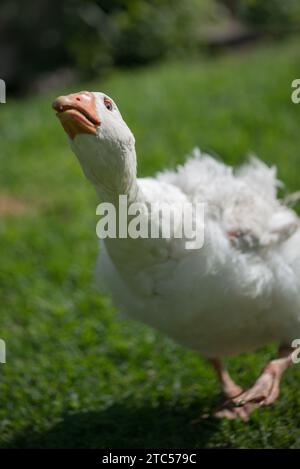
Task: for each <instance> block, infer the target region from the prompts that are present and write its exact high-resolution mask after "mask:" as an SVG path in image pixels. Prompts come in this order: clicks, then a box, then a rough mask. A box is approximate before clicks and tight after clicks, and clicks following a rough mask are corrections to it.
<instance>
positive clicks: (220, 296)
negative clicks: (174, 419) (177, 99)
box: [53, 91, 300, 420]
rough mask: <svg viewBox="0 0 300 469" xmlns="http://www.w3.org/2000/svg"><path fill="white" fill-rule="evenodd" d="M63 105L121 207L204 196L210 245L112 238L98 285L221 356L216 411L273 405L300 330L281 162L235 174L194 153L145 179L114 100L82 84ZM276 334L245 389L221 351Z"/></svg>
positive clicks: (60, 111) (299, 242) (181, 338)
mask: <svg viewBox="0 0 300 469" xmlns="http://www.w3.org/2000/svg"><path fill="white" fill-rule="evenodd" d="M53 108H54V109H55V110H56V111H57V116H58V117H59V119H60V121H61V123H62V125H63V127H64V129H65V131H66V132H67V134H68V135H69V137H70V142H71V147H72V150H73V151H74V153H75V154H76V156H77V157H78V159H79V162H80V164H81V166H82V169H83V172H84V174H85V175H86V177H87V178H88V179H89V180H90V181H91V182H92V184H93V185H94V187H95V189H96V191H97V193H98V195H99V198H100V200H101V201H105V202H111V203H113V204H115V206H116V207H117V201H118V196H119V194H123V195H127V196H128V202H129V203H134V202H143V203H146V204H149V203H153V202H158V203H161V202H165V203H167V204H170V205H171V206H175V204H177V203H178V202H180V203H183V202H192V203H193V204H196V203H197V202H199V201H201V202H205V220H204V221H205V224H204V230H205V241H204V245H203V247H202V248H201V249H197V250H188V249H186V245H185V241H186V240H185V239H177V238H175V237H172V238H171V239H162V238H160V239H151V238H150V239H149V238H148V239H143V238H138V239H131V238H127V239H120V238H116V239H109V238H107V239H105V241H103V242H102V247H101V253H100V257H99V262H98V269H97V272H98V274H99V286H100V285H102V284H105V285H106V287H107V289H108V291H109V292H110V294H111V296H112V297H113V300H114V302H115V303H116V305H117V306H118V307H119V308H120V309H121V310H122V312H125V313H127V315H128V316H130V317H132V318H134V319H137V320H140V321H143V322H145V323H147V324H149V325H151V326H153V327H154V328H157V329H159V330H161V331H163V332H165V333H166V334H168V335H169V336H170V337H173V338H174V339H175V340H176V341H178V342H179V343H181V344H182V345H184V346H186V347H189V348H191V349H194V350H196V351H198V352H200V353H201V354H202V355H203V356H205V357H207V358H208V359H209V360H210V361H211V362H212V364H213V365H214V367H215V369H216V371H217V375H218V377H219V379H220V383H221V386H222V389H223V392H224V394H225V397H226V400H225V403H224V404H223V405H222V406H221V407H220V408H219V409H218V410H217V412H216V415H217V416H218V417H227V418H235V417H240V418H241V419H243V420H247V419H248V416H249V414H250V413H251V411H252V410H253V409H255V408H256V407H258V406H260V405H269V404H271V403H273V402H274V401H275V400H276V399H277V397H278V394H279V384H280V379H281V376H282V374H283V372H284V371H285V369H286V368H287V367H288V366H289V365H290V364H291V363H292V361H293V360H292V357H293V352H294V353H295V349H294V348H292V347H291V344H292V342H293V341H294V340H295V339H298V338H300V229H299V219H298V217H297V216H296V214H295V213H294V212H293V211H292V210H291V209H289V208H288V207H287V206H286V205H285V204H284V203H283V202H282V201H280V200H278V199H277V197H276V192H277V186H278V185H279V182H278V181H277V179H276V171H275V169H274V168H268V167H267V166H266V165H265V164H264V163H262V162H260V161H259V160H257V159H252V160H251V161H250V162H249V163H248V164H246V165H244V166H242V167H241V168H239V169H238V170H237V171H235V172H233V170H232V168H231V167H228V166H226V165H224V164H223V163H221V162H219V161H216V160H215V159H213V158H212V157H210V156H208V155H201V154H200V151H199V150H195V151H194V154H193V155H192V157H190V158H189V159H188V161H187V162H186V164H185V165H183V166H180V167H179V168H177V171H174V172H172V171H167V172H163V173H161V174H158V175H157V176H156V178H144V179H138V178H137V177H136V153H135V140H134V137H133V135H132V133H131V131H130V130H129V128H128V127H127V125H126V123H125V122H124V120H123V119H122V117H121V114H120V112H119V110H118V108H117V106H116V104H115V103H114V101H113V100H112V99H111V98H109V97H108V96H106V95H105V94H103V93H98V92H87V91H83V92H79V93H75V94H70V95H68V96H60V97H59V98H57V99H56V100H55V102H54V103H53ZM145 216H146V215H145ZM149 216H150V215H149ZM273 341H276V342H278V344H279V355H278V358H277V359H275V360H272V361H271V362H270V363H268V364H267V366H266V367H265V368H264V370H263V371H262V374H261V375H260V377H259V378H258V379H257V381H256V382H255V383H254V385H253V386H252V387H251V388H249V389H248V390H245V391H243V390H242V389H241V388H240V387H239V386H237V385H236V384H235V383H234V382H233V381H232V379H231V378H230V376H229V374H228V372H227V371H226V369H225V368H224V366H223V365H222V363H221V359H222V358H223V357H226V356H230V355H235V354H238V353H241V352H246V351H253V350H255V349H257V348H258V347H261V346H263V345H265V344H268V343H269V342H273Z"/></svg>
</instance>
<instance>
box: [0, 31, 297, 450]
mask: <svg viewBox="0 0 300 469" xmlns="http://www.w3.org/2000/svg"><path fill="white" fill-rule="evenodd" d="M299 77H300V50H299V46H298V39H296V40H291V41H289V42H286V43H282V44H281V45H278V44H277V45H269V46H268V45H267V46H264V47H262V48H259V49H256V50H254V51H248V52H246V53H244V54H240V53H238V54H236V55H232V56H223V57H218V58H214V59H210V60H208V59H207V60H204V59H202V60H199V62H194V63H191V62H189V61H186V62H182V63H180V64H178V63H177V64H176V63H174V64H167V65H160V66H156V67H153V68H147V69H141V70H134V71H123V72H115V74H114V75H112V76H111V77H109V78H108V79H106V80H105V81H103V82H97V81H95V82H94V83H90V84H87V83H85V84H80V85H78V87H73V88H72V90H77V89H84V88H85V89H86V88H87V89H100V90H103V91H105V92H107V93H108V94H110V95H111V96H112V97H114V98H115V100H116V101H117V103H118V104H119V107H120V109H121V111H122V113H123V116H124V117H125V119H126V121H127V122H128V124H129V126H130V127H131V128H132V130H133V132H134V134H135V136H136V140H137V151H138V155H139V174H140V175H151V174H153V172H155V171H156V170H160V169H162V168H164V167H173V166H174V165H175V164H176V163H178V162H182V161H183V160H184V155H185V154H186V153H188V152H189V151H190V150H191V149H192V148H193V147H194V146H195V145H199V146H200V147H201V148H202V149H204V150H207V151H211V152H213V153H215V154H219V155H221V156H222V157H223V158H224V160H225V161H226V162H228V163H230V164H236V163H238V162H241V161H242V160H243V158H244V156H245V155H246V154H247V153H248V152H249V151H255V152H256V153H257V154H258V155H259V156H260V157H261V158H262V159H264V160H265V161H267V162H268V163H275V164H277V165H278V168H279V175H280V177H281V178H282V179H283V180H284V181H285V183H286V185H287V188H288V189H289V190H295V189H299V188H300V171H299V168H300V164H299V163H300V148H299V128H300V105H298V106H297V105H295V104H292V103H291V99H290V94H291V82H292V80H293V79H294V78H299ZM65 91H67V90H58V93H62V92H65ZM53 98H54V94H53V96H50V95H49V96H43V97H37V98H31V99H27V100H24V101H20V102H17V101H16V102H13V101H12V100H11V99H10V96H9V95H8V102H7V104H6V105H1V107H0V133H1V153H0V167H1V171H0V193H5V194H8V195H10V196H11V197H17V198H19V199H21V200H22V201H23V202H24V203H26V204H27V207H28V210H27V211H25V213H23V214H20V215H19V216H10V217H2V218H1V219H0V250H1V261H0V262H1V269H0V295H1V298H0V304H1V320H0V338H3V339H5V341H6V344H7V363H6V364H5V365H0V446H1V447H98V448H101V447H113V448H114V447H120V448H121V447H124V448H126V447H156V446H158V447H163V448H166V447H177V448H180V447H247V448H252V447H290V448H292V447H293V448H299V447H300V392H299V391H300V380H299V378H300V372H299V369H297V367H295V369H294V370H290V371H288V372H287V374H286V376H285V379H284V383H283V386H282V394H281V398H280V400H279V401H278V403H277V404H276V405H275V406H274V407H272V408H267V409H261V410H260V411H259V412H256V413H255V414H253V418H252V420H251V421H250V423H249V424H246V425H245V424H242V423H240V422H228V421H214V420H213V419H208V420H204V421H203V422H202V423H199V424H198V425H191V423H190V422H191V420H193V419H194V418H195V417H197V416H199V415H201V414H202V413H205V412H208V411H209V410H210V409H212V407H213V406H214V405H216V404H217V403H218V400H219V397H220V396H219V391H218V386H217V381H216V378H215V376H214V373H213V372H212V370H211V369H210V367H209V366H208V365H207V364H206V362H205V361H204V360H203V359H202V358H201V357H198V356H197V355H196V354H195V353H192V352H190V351H187V350H184V349H182V348H181V347H179V346H177V345H176V344H174V343H173V342H172V341H170V340H168V339H167V338H165V337H163V336H161V335H160V334H158V333H156V332H154V331H152V330H151V329H149V328H147V327H144V326H142V325H139V324H135V323H130V322H123V321H120V320H118V319H117V316H116V312H115V311H114V309H113V307H112V306H111V304H110V302H109V299H107V298H105V297H102V296H99V295H98V294H97V291H96V290H95V288H94V285H93V267H94V263H95V258H96V254H97V240H96V235H95V226H96V221H97V218H96V215H95V206H96V197H95V195H94V192H93V189H92V188H91V187H90V186H89V184H88V183H87V182H86V181H85V180H84V178H83V176H82V174H81V170H80V168H79V165H78V163H77V161H76V160H75V157H74V156H73V155H72V154H71V151H70V149H69V148H68V144H67V139H66V137H65V135H64V133H63V131H62V129H61V127H60V125H59V123H58V121H57V119H56V118H55V116H54V113H53V112H52V110H51V107H50V106H51V101H52V99H53ZM274 352H275V347H274V346H270V347H269V348H267V349H264V350H261V351H259V352H258V353H256V354H249V355H247V356H243V357H236V358H234V359H232V360H230V362H229V364H230V368H231V370H232V373H233V376H234V377H235V378H236V379H237V380H238V381H239V382H240V383H241V384H243V385H247V384H251V382H252V381H253V380H254V379H255V377H256V376H257V374H258V372H259V371H260V369H261V367H262V366H263V364H264V363H265V361H266V360H267V359H269V358H270V357H271V356H272V354H274Z"/></svg>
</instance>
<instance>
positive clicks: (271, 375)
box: [232, 346, 294, 408]
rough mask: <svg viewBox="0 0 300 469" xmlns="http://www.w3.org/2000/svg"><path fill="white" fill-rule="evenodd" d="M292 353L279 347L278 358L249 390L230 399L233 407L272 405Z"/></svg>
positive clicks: (290, 350) (290, 362)
mask: <svg viewBox="0 0 300 469" xmlns="http://www.w3.org/2000/svg"><path fill="white" fill-rule="evenodd" d="M293 351H294V349H291V348H290V347H284V346H282V347H280V349H279V355H278V358H277V359H276V360H272V361H270V362H269V363H268V364H267V366H266V367H265V368H264V370H263V372H262V374H261V375H260V376H259V378H258V379H257V380H256V381H255V383H254V385H253V386H252V387H251V388H249V389H247V390H246V391H244V392H242V393H241V394H240V395H239V396H236V397H234V398H233V399H232V403H233V405H235V406H236V407H237V408H239V407H242V408H243V407H244V406H245V405H247V404H249V403H255V404H258V405H259V406H261V405H270V404H273V402H275V401H276V399H277V398H278V396H279V389H280V380H281V377H282V375H283V373H284V371H285V370H286V369H287V368H288V367H289V366H290V365H291V364H292V353H293Z"/></svg>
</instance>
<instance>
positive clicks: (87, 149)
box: [71, 135, 140, 205]
mask: <svg viewBox="0 0 300 469" xmlns="http://www.w3.org/2000/svg"><path fill="white" fill-rule="evenodd" d="M71 146H72V149H73V151H74V153H75V154H76V156H77V158H78V160H79V162H80V165H81V167H82V170H83V172H84V174H85V176H86V177H87V179H89V181H90V182H91V183H92V184H93V186H94V187H95V189H96V192H97V194H98V196H99V201H100V202H111V203H112V204H114V205H116V204H118V199H119V195H126V196H127V198H128V202H129V203H132V202H135V201H137V200H139V197H140V194H139V190H138V184H137V179H136V153H135V146H134V139H133V137H132V139H130V140H128V141H126V142H123V141H116V142H110V141H109V140H106V141H103V142H101V141H100V142H99V141H96V140H95V139H94V138H90V136H89V135H83V136H81V138H80V139H78V140H77V139H75V141H74V142H72V143H71Z"/></svg>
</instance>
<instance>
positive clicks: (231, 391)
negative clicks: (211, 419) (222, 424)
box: [210, 359, 257, 422]
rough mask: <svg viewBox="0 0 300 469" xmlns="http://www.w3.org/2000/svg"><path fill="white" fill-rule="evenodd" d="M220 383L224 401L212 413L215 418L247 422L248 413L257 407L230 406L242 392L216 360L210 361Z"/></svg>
mask: <svg viewBox="0 0 300 469" xmlns="http://www.w3.org/2000/svg"><path fill="white" fill-rule="evenodd" d="M210 361H211V363H212V365H213V367H214V369H215V371H216V373H217V377H218V379H219V381H220V384H221V388H222V392H223V394H224V397H225V401H224V403H223V404H221V405H220V406H219V407H218V408H217V409H216V410H215V412H214V416H215V417H217V418H227V419H229V420H234V419H236V418H240V419H241V420H243V421H244V422H247V421H248V420H249V415H250V413H251V412H252V411H253V410H254V409H255V408H256V407H257V405H255V404H252V403H250V404H245V405H243V406H235V405H233V404H232V402H233V400H234V399H235V398H237V396H239V395H241V394H242V392H243V390H242V388H241V387H240V386H238V385H237V384H236V383H235V382H234V381H233V380H232V378H231V377H230V375H229V373H228V371H227V370H226V368H225V367H224V366H223V364H222V362H221V361H220V360H218V359H213V360H210Z"/></svg>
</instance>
